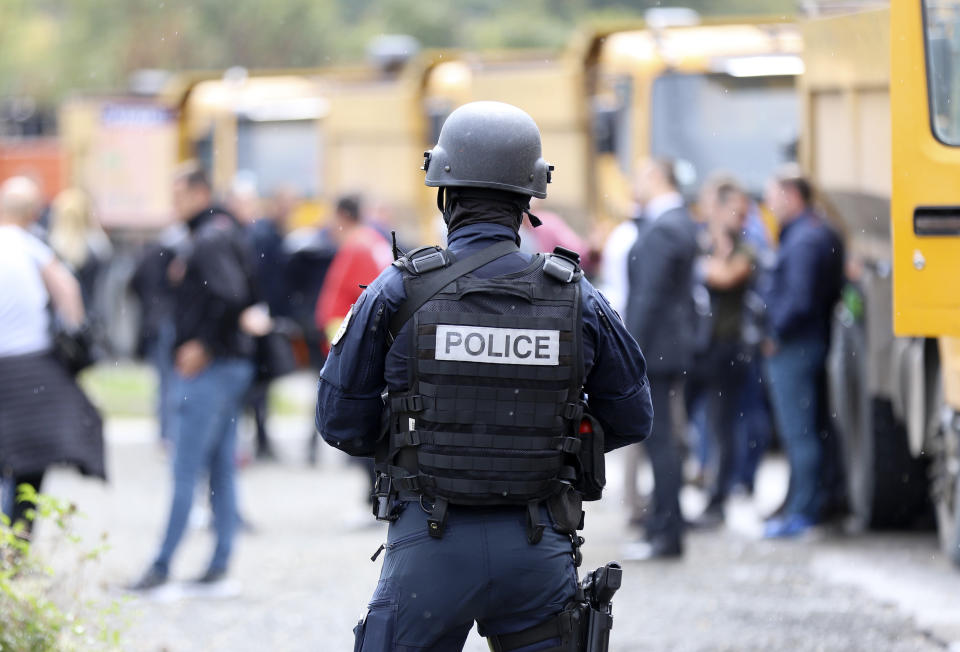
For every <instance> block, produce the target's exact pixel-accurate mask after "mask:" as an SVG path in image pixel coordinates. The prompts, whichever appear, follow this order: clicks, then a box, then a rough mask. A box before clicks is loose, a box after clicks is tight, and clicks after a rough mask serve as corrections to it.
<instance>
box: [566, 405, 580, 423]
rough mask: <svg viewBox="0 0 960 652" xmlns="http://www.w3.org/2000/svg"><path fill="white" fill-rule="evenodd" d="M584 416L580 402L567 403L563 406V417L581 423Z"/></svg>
mask: <svg viewBox="0 0 960 652" xmlns="http://www.w3.org/2000/svg"><path fill="white" fill-rule="evenodd" d="M582 417H583V406H582V405H581V404H580V403H567V404H566V405H564V406H563V418H564V419H568V420H570V421H576V422H577V426H579V425H580V419H581V418H582Z"/></svg>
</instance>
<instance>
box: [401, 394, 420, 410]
mask: <svg viewBox="0 0 960 652" xmlns="http://www.w3.org/2000/svg"><path fill="white" fill-rule="evenodd" d="M403 408H404V411H405V412H423V396H421V395H420V394H416V395H414V396H405V397H404V399H403Z"/></svg>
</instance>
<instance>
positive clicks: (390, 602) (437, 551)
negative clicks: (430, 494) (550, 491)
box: [354, 502, 577, 652]
mask: <svg viewBox="0 0 960 652" xmlns="http://www.w3.org/2000/svg"><path fill="white" fill-rule="evenodd" d="M541 512H542V514H541V518H542V521H541V522H543V523H548V522H549V516H548V515H547V511H546V510H545V509H541ZM427 518H428V515H427V513H426V512H425V511H424V510H423V509H421V507H420V505H419V504H417V503H415V502H414V503H406V504H405V505H404V508H403V511H402V512H401V514H400V518H399V519H398V520H397V521H395V522H394V523H392V524H391V525H390V531H389V534H388V536H387V544H386V551H385V555H384V559H383V569H382V570H381V572H380V581H379V582H378V584H377V588H376V591H375V592H374V594H373V598H372V599H371V600H370V604H369V611H368V612H367V616H366V618H365V619H364V621H363V622H362V623H360V625H359V626H358V627H357V629H356V630H355V631H356V635H357V636H356V647H355V648H354V650H355V652H451V651H454V650H461V649H463V645H464V642H465V641H466V639H467V634H468V633H469V632H470V628H471V627H472V626H473V623H474V621H476V622H477V623H478V627H477V629H478V631H479V633H480V635H481V636H490V635H494V634H511V633H515V632H519V631H523V630H524V629H527V628H528V627H532V626H534V625H538V624H540V623H542V622H544V621H546V620H548V619H549V618H551V617H552V616H555V615H556V614H558V613H560V612H561V611H563V608H564V606H565V605H566V603H567V602H568V601H570V599H572V598H573V595H574V592H575V591H576V582H577V575H576V569H575V567H574V563H573V548H572V546H571V543H570V538H569V537H568V536H566V535H563V534H559V533H558V532H556V531H554V530H553V529H552V528H550V527H547V528H545V529H544V532H543V539H542V540H541V541H540V542H539V543H537V544H530V543H529V542H528V541H527V526H526V508H523V507H516V508H515V507H499V508H464V507H457V506H454V505H451V506H450V507H449V509H448V512H447V522H446V529H445V531H444V535H443V537H442V538H440V539H435V538H433V537H431V536H430V535H429V534H428V533H427ZM557 643H559V641H553V642H549V641H545V642H544V644H542V645H535V646H529V647H528V648H526V649H527V650H529V651H530V652H532V651H533V650H536V649H543V648H546V647H549V646H550V645H551V644H553V645H555V644H557Z"/></svg>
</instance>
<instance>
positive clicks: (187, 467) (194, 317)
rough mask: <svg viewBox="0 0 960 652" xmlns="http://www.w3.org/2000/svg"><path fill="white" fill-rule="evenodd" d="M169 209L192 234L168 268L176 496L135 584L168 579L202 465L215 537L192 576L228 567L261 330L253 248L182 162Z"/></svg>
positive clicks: (199, 175)
mask: <svg viewBox="0 0 960 652" xmlns="http://www.w3.org/2000/svg"><path fill="white" fill-rule="evenodd" d="M174 210H175V212H176V214H177V217H178V218H179V219H180V220H182V221H183V222H185V223H186V225H187V228H188V230H189V237H188V238H187V242H186V244H185V246H184V247H183V249H182V250H181V251H180V252H179V253H178V255H177V257H176V259H175V260H174V261H173V262H172V263H171V264H170V267H169V270H168V275H169V278H170V281H171V283H172V284H173V286H174V292H173V306H174V310H173V314H174V322H175V331H176V336H175V339H174V342H175V344H174V366H175V369H176V374H175V378H174V386H173V388H172V391H173V392H174V396H175V397H176V399H177V407H176V414H175V416H174V424H173V429H172V430H173V432H172V434H173V443H174V461H173V480H174V490H173V501H172V504H171V508H170V517H169V520H168V522H167V528H166V533H165V535H164V539H163V543H162V545H161V548H160V551H159V553H158V554H157V557H156V559H155V560H154V562H153V564H152V565H151V566H150V568H149V569H148V570H147V572H146V574H145V575H144V576H143V577H142V578H141V579H140V580H139V581H138V582H137V583H136V584H134V585H133V586H132V587H131V588H132V589H134V590H149V589H153V588H155V587H157V586H159V585H161V584H163V583H164V582H166V580H167V577H168V575H169V570H170V562H171V559H172V557H173V554H174V552H175V551H176V548H177V545H178V544H179V543H180V539H181V538H182V536H183V533H184V530H185V529H186V525H187V518H188V516H189V514H190V507H191V505H192V503H193V495H194V487H195V486H196V483H197V480H198V478H199V477H200V476H201V474H202V473H204V472H208V473H209V477H210V501H211V504H212V506H213V514H214V527H215V530H216V534H217V545H216V549H215V551H214V554H213V557H212V559H211V561H210V564H209V566H208V568H207V571H206V573H204V575H203V576H202V577H201V578H200V580H199V581H200V582H201V583H206V584H210V583H214V582H217V581H219V580H221V579H222V578H224V576H225V574H226V570H227V563H228V561H229V558H230V552H231V548H232V544H233V536H234V531H235V529H236V525H237V508H236V492H235V477H234V449H235V444H236V421H237V416H238V414H239V410H240V407H241V404H242V401H243V397H244V395H245V393H246V391H247V389H248V387H249V385H250V382H251V379H252V377H253V363H252V362H251V355H252V353H253V341H252V339H251V337H250V335H248V334H247V332H245V330H246V331H255V330H258V328H257V327H255V326H256V325H255V324H254V325H252V326H250V325H247V318H248V315H249V314H250V311H247V310H246V309H247V308H248V307H250V306H252V305H253V304H254V303H255V300H254V297H255V286H254V283H253V278H254V271H253V268H252V260H251V258H252V256H251V255H250V254H249V251H248V249H247V246H246V241H245V238H244V234H243V231H242V229H241V227H240V225H239V224H238V223H237V221H236V219H234V218H233V216H232V215H230V214H229V213H227V212H226V211H225V210H223V209H221V208H218V207H216V206H213V205H212V203H211V188H210V183H209V182H208V181H207V177H206V174H205V173H204V172H203V171H202V170H201V169H200V168H198V167H188V168H185V169H184V170H182V171H181V172H180V174H178V176H177V177H176V180H175V181H174ZM241 322H243V323H244V324H245V328H244V329H242V328H241ZM259 330H263V328H259Z"/></svg>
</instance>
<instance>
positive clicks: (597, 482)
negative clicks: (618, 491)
mask: <svg viewBox="0 0 960 652" xmlns="http://www.w3.org/2000/svg"><path fill="white" fill-rule="evenodd" d="M577 460H578V462H579V463H580V473H579V474H578V477H577V481H576V483H575V484H574V487H575V488H576V489H577V491H579V492H580V495H582V496H583V499H584V500H600V497H601V496H602V495H603V488H604V486H606V484H607V470H606V469H607V467H606V463H605V461H604V458H603V428H602V427H601V426H600V422H599V421H597V419H596V418H595V417H594V416H593V415H591V414H588V413H586V412H585V413H584V414H583V420H582V421H581V425H580V452H579V453H577Z"/></svg>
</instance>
